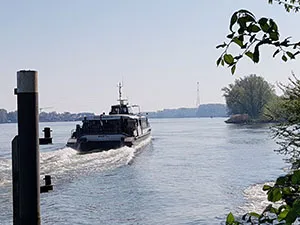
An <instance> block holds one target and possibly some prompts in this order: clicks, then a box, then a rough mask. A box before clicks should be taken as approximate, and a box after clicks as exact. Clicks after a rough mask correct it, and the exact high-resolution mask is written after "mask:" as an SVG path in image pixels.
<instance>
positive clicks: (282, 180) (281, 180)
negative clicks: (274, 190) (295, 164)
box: [275, 176, 287, 185]
mask: <svg viewBox="0 0 300 225" xmlns="http://www.w3.org/2000/svg"><path fill="white" fill-rule="evenodd" d="M286 181H287V177H286V176H281V177H278V178H277V180H276V183H275V184H277V185H284V184H285V182H286Z"/></svg>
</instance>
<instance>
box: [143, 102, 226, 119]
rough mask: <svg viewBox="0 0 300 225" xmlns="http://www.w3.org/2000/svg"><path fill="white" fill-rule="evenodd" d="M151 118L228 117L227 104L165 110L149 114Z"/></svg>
mask: <svg viewBox="0 0 300 225" xmlns="http://www.w3.org/2000/svg"><path fill="white" fill-rule="evenodd" d="M148 116H149V118H193V117H227V116H228V114H227V108H226V105H225V104H203V105H200V106H199V107H198V108H178V109H164V110H159V111H157V112H148Z"/></svg>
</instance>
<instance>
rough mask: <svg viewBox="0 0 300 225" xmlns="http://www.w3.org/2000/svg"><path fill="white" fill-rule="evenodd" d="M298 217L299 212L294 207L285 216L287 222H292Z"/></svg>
mask: <svg viewBox="0 0 300 225" xmlns="http://www.w3.org/2000/svg"><path fill="white" fill-rule="evenodd" d="M296 219H297V212H296V210H294V209H291V210H290V211H289V212H288V214H287V215H286V217H285V222H286V223H287V224H292V223H293V222H295V220H296Z"/></svg>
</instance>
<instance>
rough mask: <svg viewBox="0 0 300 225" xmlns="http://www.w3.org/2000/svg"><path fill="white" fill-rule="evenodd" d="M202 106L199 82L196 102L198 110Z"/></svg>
mask: <svg viewBox="0 0 300 225" xmlns="http://www.w3.org/2000/svg"><path fill="white" fill-rule="evenodd" d="M199 106H200V92H199V82H197V100H196V108H198V107H199Z"/></svg>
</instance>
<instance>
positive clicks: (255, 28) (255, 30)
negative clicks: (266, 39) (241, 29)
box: [250, 25, 261, 33]
mask: <svg viewBox="0 0 300 225" xmlns="http://www.w3.org/2000/svg"><path fill="white" fill-rule="evenodd" d="M260 30H261V29H260V28H259V26H257V25H252V26H250V32H254V33H257V32H259V31H260Z"/></svg>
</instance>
